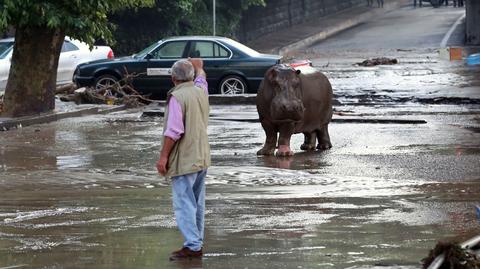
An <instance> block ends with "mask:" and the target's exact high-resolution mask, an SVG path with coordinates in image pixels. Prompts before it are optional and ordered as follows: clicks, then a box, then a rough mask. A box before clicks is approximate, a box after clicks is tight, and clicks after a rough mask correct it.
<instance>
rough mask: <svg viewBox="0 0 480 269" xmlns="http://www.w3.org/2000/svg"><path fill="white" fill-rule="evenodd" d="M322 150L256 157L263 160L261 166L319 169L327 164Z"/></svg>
mask: <svg viewBox="0 0 480 269" xmlns="http://www.w3.org/2000/svg"><path fill="white" fill-rule="evenodd" d="M324 154H325V152H324V151H305V152H297V153H295V154H294V155H293V156H286V157H277V156H262V157H258V158H260V159H261V160H262V161H263V165H262V166H266V167H271V168H281V169H292V170H305V169H320V168H322V167H326V166H329V164H328V163H327V162H325V160H324V158H323V156H324Z"/></svg>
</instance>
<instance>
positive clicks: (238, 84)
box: [220, 75, 247, 95]
mask: <svg viewBox="0 0 480 269" xmlns="http://www.w3.org/2000/svg"><path fill="white" fill-rule="evenodd" d="M246 92H247V83H245V80H243V78H241V77H239V76H233V75H231V76H226V77H225V78H224V79H222V81H221V82H220V93H221V94H222V95H235V94H244V93H246Z"/></svg>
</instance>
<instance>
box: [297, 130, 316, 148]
mask: <svg viewBox="0 0 480 269" xmlns="http://www.w3.org/2000/svg"><path fill="white" fill-rule="evenodd" d="M303 135H304V136H305V140H304V142H303V144H302V145H301V146H300V149H301V150H315V142H316V141H317V136H316V134H315V132H311V133H303Z"/></svg>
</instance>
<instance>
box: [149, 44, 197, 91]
mask: <svg viewBox="0 0 480 269" xmlns="http://www.w3.org/2000/svg"><path fill="white" fill-rule="evenodd" d="M187 47H188V41H187V40H173V41H166V42H164V43H163V44H161V45H160V46H159V47H158V48H156V49H155V50H153V51H152V52H150V53H149V54H148V55H149V56H148V57H149V59H148V64H147V77H146V79H145V87H146V88H149V90H150V92H152V93H153V94H154V95H157V96H158V95H160V96H163V95H166V93H167V92H168V90H169V89H171V88H172V87H173V83H172V79H171V75H172V74H171V68H172V65H173V64H174V63H175V62H176V61H178V60H179V59H182V58H184V57H185V56H186V51H187Z"/></svg>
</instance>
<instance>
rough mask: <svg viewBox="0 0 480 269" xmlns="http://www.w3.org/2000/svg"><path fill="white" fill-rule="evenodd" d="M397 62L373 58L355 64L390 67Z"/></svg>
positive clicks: (395, 60)
mask: <svg viewBox="0 0 480 269" xmlns="http://www.w3.org/2000/svg"><path fill="white" fill-rule="evenodd" d="M397 63H398V60H397V59H390V58H385V57H381V58H374V59H368V60H365V61H363V62H361V63H357V65H360V66H376V65H392V64H397Z"/></svg>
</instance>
